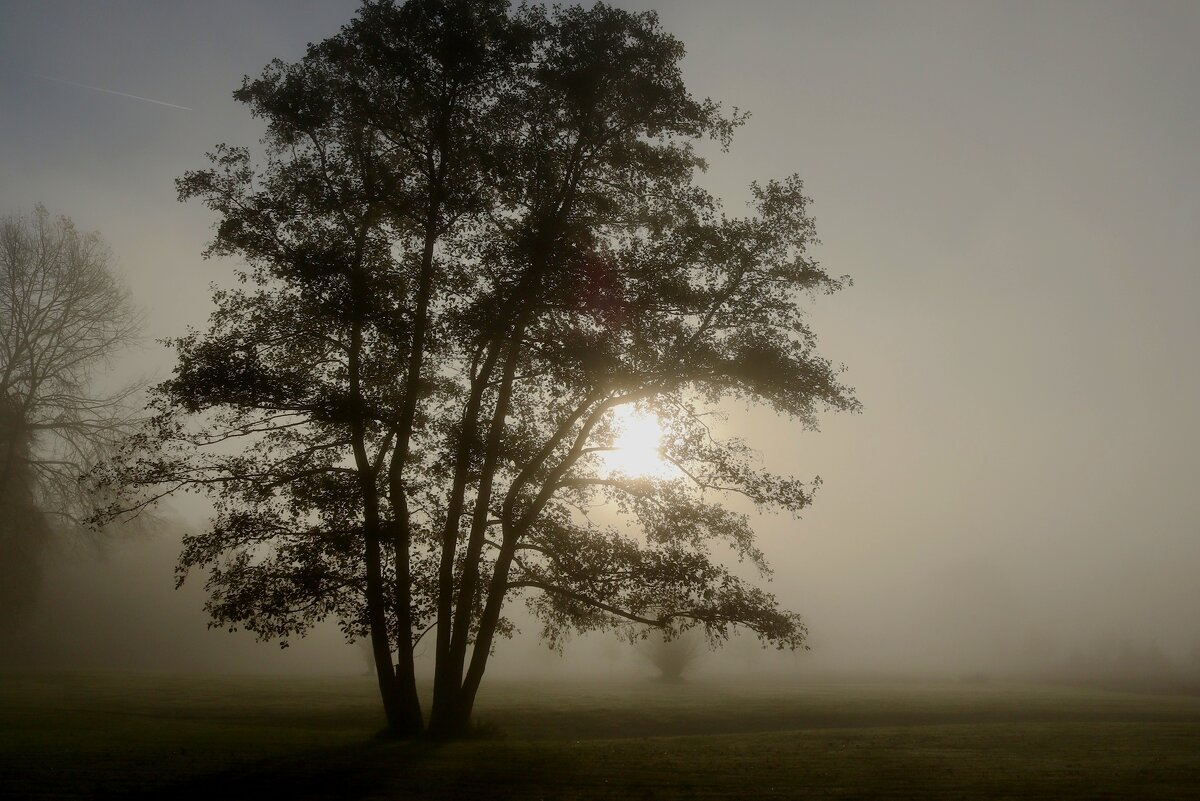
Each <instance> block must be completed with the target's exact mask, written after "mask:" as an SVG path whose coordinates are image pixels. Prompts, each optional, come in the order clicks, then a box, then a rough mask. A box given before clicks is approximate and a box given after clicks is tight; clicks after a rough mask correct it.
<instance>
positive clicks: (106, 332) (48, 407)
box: [0, 205, 141, 611]
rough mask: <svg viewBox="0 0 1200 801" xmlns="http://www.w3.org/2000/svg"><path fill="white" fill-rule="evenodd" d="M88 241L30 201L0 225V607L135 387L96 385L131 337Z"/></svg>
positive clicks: (71, 514) (65, 513)
mask: <svg viewBox="0 0 1200 801" xmlns="http://www.w3.org/2000/svg"><path fill="white" fill-rule="evenodd" d="M110 262H111V255H110V251H109V250H108V248H107V246H106V245H105V244H104V242H103V240H102V239H101V238H100V236H99V235H98V234H95V233H81V232H80V231H78V230H77V229H76V228H75V225H74V224H73V223H72V222H71V220H70V219H68V218H67V217H52V216H51V215H50V213H49V212H48V211H47V210H46V209H45V208H44V207H43V206H40V205H39V206H38V207H37V208H36V209H35V210H34V212H33V214H31V215H20V214H12V215H8V216H5V217H3V218H0V588H2V589H0V610H3V611H12V610H14V609H19V608H20V607H21V606H23V605H25V604H27V603H29V601H30V600H31V599H32V598H33V594H34V591H35V590H36V586H37V577H38V575H39V573H40V571H39V569H38V567H39V561H40V558H41V555H42V553H43V552H44V550H45V547H46V545H47V544H48V542H49V539H50V537H51V535H52V534H53V533H54V532H62V531H68V530H79V529H80V524H81V521H82V520H83V519H84V518H85V517H86V516H87V514H88V512H89V510H90V508H91V506H92V502H93V500H94V499H93V498H91V497H90V495H89V493H88V492H87V490H86V489H84V487H83V485H82V484H81V483H80V476H81V474H83V473H84V472H86V471H87V470H88V469H89V468H90V467H91V466H92V465H93V464H94V463H95V462H96V461H97V459H99V458H101V457H102V456H104V455H105V454H107V453H108V452H110V451H111V450H112V449H113V448H114V447H115V446H116V444H117V443H118V442H120V441H121V439H122V438H123V437H124V436H125V435H126V434H127V433H128V432H129V430H130V428H131V425H132V424H133V418H132V415H133V412H132V407H131V405H130V404H128V403H126V401H127V400H128V399H129V398H130V396H131V395H132V394H133V393H134V392H136V391H137V389H138V386H137V385H136V384H127V385H125V386H122V387H119V388H116V389H110V390H107V391H102V390H100V389H99V388H98V387H97V381H96V379H97V378H98V377H99V376H98V373H100V372H101V371H102V370H103V368H105V367H108V366H110V365H111V361H112V359H113V357H115V356H116V355H117V354H118V353H120V352H121V351H122V350H124V349H125V348H126V347H127V346H129V345H130V344H131V343H132V342H133V341H134V340H135V338H136V337H137V334H138V330H139V328H140V324H141V317H140V314H139V313H138V311H137V310H136V309H135V308H134V306H133V305H132V303H131V302H130V297H129V293H128V291H127V290H126V289H125V287H124V286H123V285H122V283H121V282H120V281H119V280H118V279H117V278H116V276H114V275H113V273H112V270H111V269H110Z"/></svg>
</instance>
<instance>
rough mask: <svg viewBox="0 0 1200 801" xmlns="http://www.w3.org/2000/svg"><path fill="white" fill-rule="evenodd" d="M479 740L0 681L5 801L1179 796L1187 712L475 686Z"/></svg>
mask: <svg viewBox="0 0 1200 801" xmlns="http://www.w3.org/2000/svg"><path fill="white" fill-rule="evenodd" d="M477 718H478V719H479V721H480V724H481V725H480V728H481V732H482V734H483V735H485V736H482V737H481V738H480V739H476V740H472V741H468V742H462V743H454V744H447V745H433V744H428V743H395V742H388V741H384V740H379V739H376V738H375V737H374V734H375V732H376V731H377V730H378V729H379V727H380V722H381V721H380V717H379V711H378V709H377V702H376V699H375V696H374V687H373V682H372V680H370V679H365V678H364V679H344V678H339V679H292V678H288V679H277V678H260V677H253V678H250V677H171V676H128V675H121V676H117V675H108V676H99V675H81V676H65V675H56V676H31V675H11V674H9V675H0V795H2V796H4V797H8V798H93V797H95V798H124V797H141V798H147V799H149V798H164V799H170V798H195V799H199V798H205V799H227V798H260V799H275V798H280V799H283V798H287V799H303V798H380V799H385V798H415V799H435V798H436V799H452V798H467V797H470V798H478V799H507V798H511V799H518V798H519V799H539V798H544V799H601V798H605V799H623V798H636V799H642V798H645V799H690V798H755V799H766V798H914V799H915V798H922V799H924V798H947V799H949V798H956V799H957V798H1155V797H1157V798H1200V698H1196V697H1171V696H1150V695H1135V694H1124V693H1110V692H1101V691H1093V690H1080V689H1072V688H1063V687H1038V686H1024V685H1008V684H1002V683H992V684H986V685H980V686H968V685H958V684H938V683H922V682H862V683H850V682H834V681H815V680H813V681H796V682H788V683H767V682H763V681H761V680H755V681H752V682H748V683H746V684H744V685H737V684H716V683H709V682H699V681H698V682H693V683H689V684H684V685H680V686H671V685H661V684H655V683H651V682H645V681H641V682H629V683H623V684H618V683H607V684H582V685H575V684H570V683H565V682H564V683H562V684H536V683H533V682H503V681H493V682H492V683H491V684H490V685H487V686H486V689H485V695H484V696H483V697H481V699H480V704H479V707H478V714H477Z"/></svg>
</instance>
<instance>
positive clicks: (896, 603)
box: [0, 0, 1200, 663]
mask: <svg viewBox="0 0 1200 801" xmlns="http://www.w3.org/2000/svg"><path fill="white" fill-rule="evenodd" d="M616 5H619V6H622V7H626V8H630V9H644V8H651V7H654V8H657V9H658V10H659V11H660V13H661V15H662V19H663V23H664V26H665V27H666V29H667V30H669V31H671V32H672V33H674V34H675V35H677V36H678V37H679V38H680V39H682V40H683V42H684V43H685V44H686V46H687V48H688V57H687V59H686V61H685V74H686V76H687V78H688V81H689V85H690V86H691V88H692V90H693V91H694V92H695V93H696V94H698V95H708V96H712V97H713V98H714V99H718V100H721V101H723V102H724V103H726V104H727V105H731V106H733V105H736V106H738V107H740V108H743V109H748V110H750V111H751V112H752V113H753V117H752V118H751V120H750V122H749V124H748V125H747V126H746V127H745V128H743V129H742V130H741V131H740V132H739V133H738V135H737V137H736V138H735V140H734V144H733V148H732V151H731V152H730V153H729V154H728V155H726V156H718V157H715V158H714V161H713V169H712V170H711V171H710V173H709V175H708V176H706V177H705V178H704V179H703V181H704V183H706V184H707V185H708V186H709V187H710V188H711V189H714V190H715V191H717V192H718V193H719V194H721V195H723V196H724V197H725V198H726V200H727V205H728V206H729V208H730V209H731V210H732V211H738V210H740V208H741V204H742V203H743V202H744V199H745V196H746V195H745V185H746V184H747V183H748V182H749V181H750V180H753V179H760V180H761V179H769V178H771V177H782V176H785V175H787V174H789V173H792V172H797V173H799V174H800V175H801V176H802V177H803V178H804V179H805V181H806V185H807V187H808V190H809V194H810V195H811V196H812V198H813V199H814V206H813V209H814V212H815V215H816V217H817V227H818V233H819V236H820V238H821V239H822V242H823V244H822V245H821V246H820V247H819V248H818V250H817V252H816V255H817V256H818V258H819V259H820V260H821V261H822V262H823V263H824V264H825V265H826V266H827V268H828V269H829V271H830V272H832V273H834V274H842V273H846V274H849V275H851V276H852V277H853V278H854V281H855V285H854V286H853V287H852V288H850V289H849V290H847V291H845V292H842V293H839V294H837V295H834V296H832V297H822V298H819V299H818V301H817V302H816V304H815V305H814V306H813V324H814V328H815V329H816V331H817V333H818V335H819V336H820V338H821V342H822V347H823V349H824V352H825V353H826V354H827V355H828V356H830V357H831V358H832V359H833V360H834V361H836V362H844V363H845V364H846V365H847V367H848V373H847V374H846V380H847V381H848V382H849V383H850V384H852V385H853V386H855V387H856V388H857V391H858V396H859V398H860V399H861V400H862V402H863V404H864V412H863V414H861V415H853V416H836V417H835V416H829V417H827V418H826V419H825V420H824V421H823V425H822V429H823V430H822V432H821V433H820V434H807V433H803V432H799V431H797V430H794V429H792V428H788V427H783V426H781V425H780V424H779V423H777V422H776V421H774V420H772V419H770V418H769V417H767V416H765V415H761V414H756V415H752V416H751V417H750V418H749V419H748V420H745V421H742V423H741V425H740V427H741V428H742V429H743V430H745V431H746V433H747V434H748V435H749V436H750V437H751V439H752V441H754V442H755V443H756V444H758V445H759V446H760V447H761V448H762V450H763V452H764V458H765V459H766V461H767V462H768V463H769V464H771V465H772V466H774V467H776V468H777V469H781V470H787V471H790V472H796V473H798V474H800V475H804V476H811V475H815V474H820V475H821V476H823V478H824V480H825V485H824V487H823V489H822V490H821V492H820V493H819V495H818V499H817V503H816V505H815V507H814V508H813V509H812V510H811V511H810V512H809V513H808V514H807V515H806V516H805V518H804V519H803V520H802V521H800V522H799V523H795V524H793V523H792V522H791V521H785V520H769V521H765V522H764V524H763V527H762V531H763V533H764V545H765V547H766V549H767V551H768V554H769V555H770V556H772V557H773V561H774V564H775V567H776V577H775V581H774V584H773V589H774V591H775V592H777V593H778V594H779V595H780V596H781V598H783V599H785V600H786V601H788V602H789V604H790V605H791V606H793V607H794V608H796V609H797V610H798V611H800V612H802V613H804V614H806V615H807V616H808V619H809V624H810V627H811V628H812V631H813V644H814V647H816V648H817V651H818V653H822V652H823V654H824V655H825V658H828V659H830V660H831V661H838V660H839V659H842V660H853V659H858V660H860V661H863V662H870V661H871V660H875V659H880V660H884V659H891V658H896V659H901V660H903V659H905V658H909V659H911V660H912V661H913V662H914V663H915V662H919V661H920V656H919V655H920V654H921V653H923V652H929V651H932V650H933V649H937V648H941V649H943V650H942V651H939V653H946V651H945V650H944V649H950V651H949V652H950V653H952V654H953V653H959V652H961V653H962V654H966V655H967V656H964V657H963V658H964V659H967V657H968V656H971V655H975V656H978V655H979V654H990V653H991V651H989V650H988V649H993V650H995V651H997V652H1000V651H1004V652H1007V651H1010V650H1012V649H1013V648H1018V647H1021V646H1020V643H1023V642H1025V641H1027V640H1029V639H1031V638H1033V639H1036V637H1034V634H1037V636H1039V637H1045V638H1049V639H1050V640H1052V641H1053V642H1055V643H1059V644H1061V645H1062V646H1063V647H1067V646H1068V645H1069V644H1071V643H1076V642H1083V643H1086V642H1088V641H1089V640H1090V639H1094V638H1096V637H1100V636H1114V637H1126V636H1128V637H1134V638H1141V639H1142V640H1145V641H1154V642H1157V643H1158V644H1160V645H1161V646H1162V647H1163V648H1164V649H1166V650H1168V651H1169V652H1173V653H1183V652H1186V651H1187V650H1188V649H1189V648H1190V647H1191V646H1192V644H1193V643H1195V642H1197V641H1200V622H1198V621H1200V618H1198V613H1200V582H1197V581H1196V578H1195V575H1196V570H1197V567H1198V566H1200V493H1198V492H1197V491H1196V490H1195V488H1194V485H1195V482H1196V478H1197V476H1198V475H1200V425H1198V423H1197V420H1196V410H1197V409H1198V408H1200V362H1198V360H1197V357H1196V352H1195V348H1196V343H1197V342H1198V341H1200V313H1198V311H1197V306H1198V302H1200V270H1198V269H1197V267H1198V266H1200V265H1198V264H1197V254H1198V253H1200V224H1198V222H1200V220H1198V217H1200V148H1198V147H1197V142H1198V141H1200V47H1197V42H1200V4H1197V3H1194V2H1180V3H1166V2H1144V3H1143V2H1139V3H1133V2H1128V3H1103V2H1003V3H1000V2H994V3H988V2H972V3H963V2H945V3H924V2H922V3H918V2H823V3H807V2H787V1H785V0H779V1H778V2H768V1H767V0H741V1H740V2H736V3H729V2H703V1H701V0H661V1H660V2H654V3H651V2H641V1H640V0H639V1H638V2H632V1H630V0H627V1H626V2H620V3H616ZM356 6H357V3H355V2H283V1H282V0H279V1H274V2H268V1H267V0H258V2H245V1H244V0H239V1H238V2H203V3H195V2H182V1H180V2H162V1H160V0H137V1H135V0H108V2H97V1H94V2H64V1H62V0H38V1H37V2H34V1H33V0H0V213H8V212H12V211H17V210H21V209H25V210H27V209H29V208H31V207H32V206H33V205H34V204H35V203H38V202H41V203H44V204H45V205H46V206H47V207H48V208H49V209H50V210H51V211H53V212H56V213H64V214H67V215H69V216H71V217H73V218H74V219H75V220H76V222H77V223H78V224H79V225H80V226H82V227H84V228H87V229H94V230H98V231H100V232H101V233H102V234H103V235H104V237H105V238H106V239H107V241H108V242H109V243H110V245H111V247H112V249H113V251H114V253H115V254H116V261H117V264H118V265H119V267H120V269H121V270H122V271H123V272H124V274H125V276H126V278H127V280H128V282H129V285H130V287H131V288H132V290H133V292H134V294H135V296H136V299H137V300H138V302H139V303H141V304H142V305H143V306H144V307H145V308H146V309H147V312H148V331H147V334H148V336H149V337H151V338H156V337H163V336H170V335H175V334H179V333H182V331H183V329H184V327H185V326H187V325H197V326H198V325H201V324H203V322H204V319H205V317H206V316H207V313H208V308H209V305H208V291H207V285H208V283H209V282H210V281H212V280H221V278H222V277H223V276H225V275H227V274H228V269H229V265H227V264H221V263H216V262H213V263H205V262H203V261H202V260H201V258H200V255H199V254H200V251H201V250H202V249H203V247H204V245H205V244H206V241H207V238H208V226H209V224H210V223H211V218H210V217H209V215H208V213H207V212H206V211H205V210H204V209H203V208H201V207H200V206H198V205H194V204H193V205H190V206H183V205H181V204H179V203H177V202H176V201H175V190H174V186H173V180H174V179H175V178H176V177H177V176H179V175H180V174H181V173H182V172H183V171H184V170H186V169H189V168H194V167H198V166H202V165H203V163H204V159H203V155H204V153H205V151H206V150H208V149H210V148H211V147H212V146H213V145H215V144H217V143H219V142H229V143H231V144H252V143H254V141H255V140H256V139H257V137H258V136H259V134H260V126H259V124H258V123H257V122H256V121H254V120H252V119H251V118H250V117H249V115H248V113H247V112H246V110H245V109H244V108H243V107H242V106H240V105H239V104H237V103H235V102H234V101H233V100H232V99H231V98H230V92H231V91H232V90H233V89H235V88H236V87H237V86H238V85H239V84H240V80H241V76H242V75H243V74H245V73H250V74H256V73H257V72H259V71H260V70H261V68H262V67H263V66H264V65H265V64H266V63H267V62H268V61H269V60H270V59H272V58H275V57H279V58H283V59H288V60H292V59H295V58H297V57H299V56H300V55H302V53H303V49H304V45H305V43H306V42H308V41H313V40H318V39H321V38H324V37H325V36H328V35H330V34H332V33H333V32H335V31H336V29H337V27H338V26H339V25H340V24H341V23H343V22H345V21H346V20H348V19H349V18H350V16H351V15H352V13H353V11H354V9H355V8H356ZM81 85H83V86H81ZM84 86H90V87H96V88H100V89H104V90H108V91H106V92H100V91H95V90H94V89H88V88H84ZM114 92H115V93H122V94H113V93H114ZM125 95H134V96H137V98H147V99H152V100H156V101H159V103H151V102H146V101H145V100H142V99H137V98H134V97H127V96H125ZM164 103H165V104H171V105H170V106H168V105H162V104H164ZM172 106H182V107H186V108H187V109H190V110H184V109H182V108H175V107H172ZM120 369H122V370H131V371H132V370H139V371H144V372H149V373H151V374H157V375H159V376H165V375H166V374H167V372H168V371H169V369H170V361H169V358H168V357H167V355H166V354H165V352H164V351H162V350H161V349H158V348H157V347H154V346H151V347H149V348H148V349H147V350H146V351H145V352H144V353H142V354H140V355H139V356H138V357H137V359H136V360H135V361H133V362H131V363H130V364H128V365H123V366H121V368H120ZM1034 630H1036V632H1035V631H1034Z"/></svg>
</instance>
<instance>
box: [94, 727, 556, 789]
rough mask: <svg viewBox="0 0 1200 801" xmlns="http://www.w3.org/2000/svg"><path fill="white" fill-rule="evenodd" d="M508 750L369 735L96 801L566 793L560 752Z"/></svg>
mask: <svg viewBox="0 0 1200 801" xmlns="http://www.w3.org/2000/svg"><path fill="white" fill-rule="evenodd" d="M545 757H546V755H545V754H543V753H541V749H539V748H536V747H534V748H529V747H527V746H525V747H521V746H516V747H514V746H510V745H509V744H507V743H505V742H504V741H503V740H502V739H500V737H499V736H498V735H497V734H496V732H494V731H486V730H485V731H481V732H478V733H477V736H475V737H471V738H468V739H465V740H461V741H455V742H435V741H429V740H419V741H396V740H392V739H388V738H382V737H380V738H372V739H369V740H364V741H362V742H360V743H356V744H353V745H348V746H341V747H338V748H333V749H327V750H320V751H313V752H308V753H305V754H301V755H292V756H288V757H284V758H276V759H267V760H260V761H257V762H254V763H252V764H248V765H243V766H240V767H238V768H234V769H229V770H222V771H217V772H214V773H208V774H204V775H200V776H194V777H191V778H188V779H185V780H181V781H175V782H170V783H167V784H163V785H158V786H154V787H147V788H143V789H141V790H139V791H137V792H132V793H131V792H119V793H112V794H106V795H100V796H98V797H99V798H102V799H118V798H120V799H137V800H138V801H141V800H142V799H145V800H146V801H149V799H163V798H169V799H173V800H176V799H185V800H190V799H195V800H197V801H198V800H199V799H205V801H211V799H222V800H224V799H247V801H248V800H249V799H254V801H266V800H267V799H276V798H286V799H289V800H292V799H300V800H302V801H315V800H316V799H357V798H404V799H456V798H462V797H472V796H473V797H479V798H488V799H501V800H502V801H503V800H505V799H525V798H527V797H528V790H529V788H530V787H538V788H554V787H558V788H567V787H570V786H571V784H572V782H573V776H574V775H575V773H576V770H575V769H574V766H573V764H572V763H571V760H564V759H562V758H561V757H562V754H561V753H557V752H556V753H555V758H553V759H547V758H545Z"/></svg>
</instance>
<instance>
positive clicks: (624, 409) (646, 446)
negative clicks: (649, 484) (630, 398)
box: [604, 406, 675, 478]
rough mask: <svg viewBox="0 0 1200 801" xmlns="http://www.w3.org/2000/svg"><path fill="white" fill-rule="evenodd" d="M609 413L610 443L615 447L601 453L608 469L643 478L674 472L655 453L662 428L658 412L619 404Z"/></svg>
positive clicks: (672, 473) (659, 447) (667, 474)
mask: <svg viewBox="0 0 1200 801" xmlns="http://www.w3.org/2000/svg"><path fill="white" fill-rule="evenodd" d="M613 414H614V418H613V422H614V427H615V428H616V432H617V436H616V439H615V440H614V441H613V446H614V447H615V448H616V450H612V451H607V452H606V453H605V454H604V464H605V466H606V467H607V468H608V470H609V471H610V472H613V473H623V474H625V475H627V476H645V477H647V478H666V477H669V476H672V475H674V474H675V468H674V467H672V466H671V465H670V464H668V463H667V462H664V461H663V459H662V456H661V455H660V453H659V451H660V449H661V448H662V438H663V430H662V426H661V425H660V424H659V422H658V415H656V414H654V413H653V412H644V411H639V410H637V409H635V408H633V407H632V406H621V407H619V408H618V409H617V410H616V411H615V412H614V413H613Z"/></svg>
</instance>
